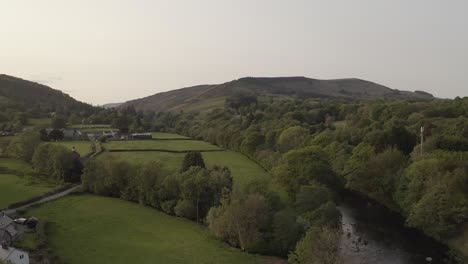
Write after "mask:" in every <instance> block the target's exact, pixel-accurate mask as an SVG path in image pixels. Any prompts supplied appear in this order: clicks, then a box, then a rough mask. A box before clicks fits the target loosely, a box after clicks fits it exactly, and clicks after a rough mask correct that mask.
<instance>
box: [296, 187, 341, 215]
mask: <svg viewBox="0 0 468 264" xmlns="http://www.w3.org/2000/svg"><path fill="white" fill-rule="evenodd" d="M332 199H333V194H332V193H331V192H330V190H328V188H326V187H325V186H323V185H320V184H312V185H306V186H301V189H300V191H299V192H298V194H297V196H296V202H295V207H296V209H297V211H298V212H299V213H300V214H303V213H307V212H309V211H314V210H315V209H317V208H319V207H320V206H321V205H322V204H325V203H326V202H328V201H330V200H332Z"/></svg>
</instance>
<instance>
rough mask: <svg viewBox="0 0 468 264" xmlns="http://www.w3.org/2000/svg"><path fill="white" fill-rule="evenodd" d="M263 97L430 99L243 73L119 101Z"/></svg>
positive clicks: (185, 102)
mask: <svg viewBox="0 0 468 264" xmlns="http://www.w3.org/2000/svg"><path fill="white" fill-rule="evenodd" d="M243 92H247V93H253V94H255V95H257V96H266V97H294V98H345V99H376V98H386V99H405V98H414V99H433V98H434V97H433V96H432V95H431V94H429V93H426V92H421V91H415V92H409V91H400V90H395V89H391V88H388V87H385V86H383V85H380V84H377V83H373V82H369V81H365V80H360V79H336V80H317V79H309V78H306V77H278V78H256V77H246V78H241V79H238V80H234V81H230V82H227V83H223V84H217V85H198V86H193V87H187V88H182V89H178V90H173V91H169V92H163V93H158V94H155V95H152V96H148V97H145V98H141V99H136V100H132V101H128V102H125V103H123V104H122V105H121V106H122V107H125V106H134V107H135V108H136V109H138V110H154V111H180V110H184V111H190V110H201V111H202V110H205V109H210V108H213V107H216V106H222V105H223V103H224V100H225V98H227V97H229V96H231V95H233V94H236V93H243Z"/></svg>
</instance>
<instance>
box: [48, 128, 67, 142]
mask: <svg viewBox="0 0 468 264" xmlns="http://www.w3.org/2000/svg"><path fill="white" fill-rule="evenodd" d="M63 137H64V135H63V132H62V131H60V130H58V129H54V130H52V131H50V133H49V139H50V140H52V141H59V140H63Z"/></svg>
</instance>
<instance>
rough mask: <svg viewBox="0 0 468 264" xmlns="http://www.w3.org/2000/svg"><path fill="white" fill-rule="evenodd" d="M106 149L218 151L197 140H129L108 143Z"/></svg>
mask: <svg viewBox="0 0 468 264" xmlns="http://www.w3.org/2000/svg"><path fill="white" fill-rule="evenodd" d="M104 147H105V148H106V149H109V150H113V149H128V150H132V149H163V150H175V151H185V150H217V149H220V148H219V147H217V146H215V145H211V144H210V143H207V142H203V141H197V140H160V141H158V140H129V141H110V142H109V143H106V144H105V145H104Z"/></svg>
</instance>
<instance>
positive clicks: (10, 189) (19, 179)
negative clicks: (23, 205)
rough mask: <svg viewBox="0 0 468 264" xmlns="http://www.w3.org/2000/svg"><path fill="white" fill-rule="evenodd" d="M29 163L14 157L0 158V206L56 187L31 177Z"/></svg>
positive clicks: (31, 170) (3, 206) (4, 206)
mask: <svg viewBox="0 0 468 264" xmlns="http://www.w3.org/2000/svg"><path fill="white" fill-rule="evenodd" d="M32 172H33V169H32V168H31V165H29V164H27V163H25V162H22V161H19V160H14V159H8V158H0V208H6V207H7V206H8V205H10V204H12V203H15V202H19V201H23V200H26V199H29V198H32V197H35V196H38V195H41V194H43V193H46V192H48V191H50V190H52V189H53V188H54V187H56V186H55V185H54V184H52V183H46V182H44V181H40V180H37V179H36V178H33V177H31V176H30V175H31V173H32Z"/></svg>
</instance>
